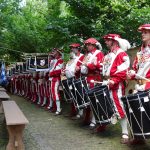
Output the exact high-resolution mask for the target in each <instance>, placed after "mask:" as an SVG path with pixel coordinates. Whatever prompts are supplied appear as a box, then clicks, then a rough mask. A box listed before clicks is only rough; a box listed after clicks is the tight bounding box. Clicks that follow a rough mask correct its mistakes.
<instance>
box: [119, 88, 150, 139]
mask: <svg viewBox="0 0 150 150" xmlns="http://www.w3.org/2000/svg"><path fill="white" fill-rule="evenodd" d="M121 99H122V101H123V103H124V107H125V111H126V114H127V118H128V120H129V124H130V127H131V128H132V132H133V136H134V138H138V139H145V138H150V91H143V92H138V93H136V94H130V95H128V96H124V97H122V98H121ZM131 110H132V111H131ZM141 110H142V111H141Z"/></svg>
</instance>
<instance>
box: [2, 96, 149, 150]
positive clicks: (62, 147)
mask: <svg viewBox="0 0 150 150" xmlns="http://www.w3.org/2000/svg"><path fill="white" fill-rule="evenodd" d="M10 96H11V99H13V100H15V101H16V102H17V104H18V105H19V107H20V108H21V110H22V111H23V112H24V114H25V116H26V117H27V118H28V120H29V122H30V123H29V124H28V125H27V126H26V128H25V132H24V143H25V147H26V150H150V140H147V143H146V145H144V146H132V147H131V146H127V145H121V144H120V136H121V131H120V125H119V123H118V124H117V125H115V126H114V125H109V126H108V128H107V130H106V131H105V132H103V133H99V134H91V131H90V130H89V129H87V128H85V127H82V126H81V120H76V121H73V120H71V119H69V118H67V117H65V114H66V112H68V106H69V105H68V104H67V103H63V114H62V115H60V116H57V117H56V116H54V114H52V113H50V112H48V111H45V110H44V109H42V108H39V107H37V106H36V105H34V104H31V103H30V102H29V101H27V100H26V99H24V98H23V97H19V96H14V95H10ZM3 119H4V116H3V115H0V150H5V147H6V145H7V142H8V135H7V130H6V127H5V124H4V123H3Z"/></svg>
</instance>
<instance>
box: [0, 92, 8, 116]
mask: <svg viewBox="0 0 150 150" xmlns="http://www.w3.org/2000/svg"><path fill="white" fill-rule="evenodd" d="M9 99H10V96H9V95H8V94H7V93H6V92H5V91H0V114H1V113H3V110H2V101H6V100H9Z"/></svg>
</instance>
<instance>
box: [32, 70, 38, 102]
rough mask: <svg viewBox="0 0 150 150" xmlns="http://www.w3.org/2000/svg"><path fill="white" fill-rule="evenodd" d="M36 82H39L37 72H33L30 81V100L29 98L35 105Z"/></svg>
mask: <svg viewBox="0 0 150 150" xmlns="http://www.w3.org/2000/svg"><path fill="white" fill-rule="evenodd" d="M38 80H39V75H38V72H33V78H32V81H31V84H32V98H31V101H32V102H33V103H36V102H37V98H38V96H37V92H38Z"/></svg>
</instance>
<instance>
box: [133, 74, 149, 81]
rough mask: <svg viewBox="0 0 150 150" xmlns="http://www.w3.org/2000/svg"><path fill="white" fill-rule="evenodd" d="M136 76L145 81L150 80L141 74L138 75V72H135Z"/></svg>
mask: <svg viewBox="0 0 150 150" xmlns="http://www.w3.org/2000/svg"><path fill="white" fill-rule="evenodd" d="M135 75H136V76H137V77H140V78H141V79H144V80H146V81H149V82H150V80H149V79H147V78H145V77H142V76H140V75H138V74H135Z"/></svg>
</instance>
